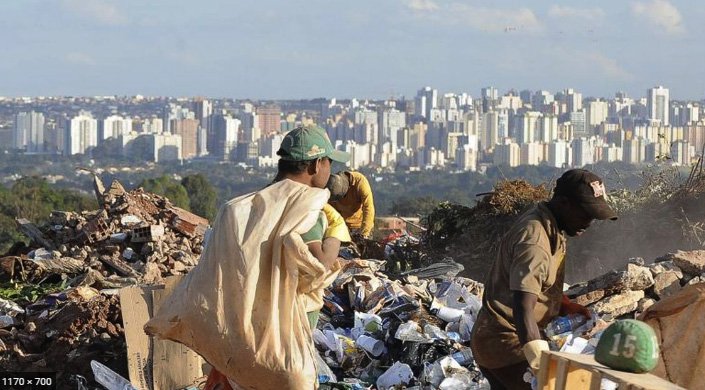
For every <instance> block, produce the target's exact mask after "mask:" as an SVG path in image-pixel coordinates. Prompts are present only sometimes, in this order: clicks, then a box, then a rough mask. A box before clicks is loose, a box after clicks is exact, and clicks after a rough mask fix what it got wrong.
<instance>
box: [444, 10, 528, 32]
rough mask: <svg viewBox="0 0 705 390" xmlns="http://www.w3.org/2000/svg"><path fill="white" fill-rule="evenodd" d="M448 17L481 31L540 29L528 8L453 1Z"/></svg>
mask: <svg viewBox="0 0 705 390" xmlns="http://www.w3.org/2000/svg"><path fill="white" fill-rule="evenodd" d="M448 17H449V18H452V19H453V20H454V21H456V22H458V23H462V24H465V25H467V26H470V27H472V28H475V29H478V30H483V31H491V32H500V31H515V30H517V31H539V30H541V29H542V25H541V22H539V20H538V18H537V17H536V14H534V12H533V11H532V10H530V9H528V8H516V9H500V8H486V7H475V6H471V5H467V4H460V3H454V4H451V6H450V9H449V15H448Z"/></svg>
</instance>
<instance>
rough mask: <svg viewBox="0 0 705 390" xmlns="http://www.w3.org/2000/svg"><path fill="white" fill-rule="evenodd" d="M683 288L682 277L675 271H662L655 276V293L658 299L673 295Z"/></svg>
mask: <svg viewBox="0 0 705 390" xmlns="http://www.w3.org/2000/svg"><path fill="white" fill-rule="evenodd" d="M680 289H681V279H680V278H679V277H678V274H676V272H674V271H666V272H662V273H660V274H658V275H656V277H655V278H654V286H653V294H654V296H655V297H656V298H658V299H663V298H666V297H667V296H669V295H673V294H674V293H676V292H678V291H679V290H680Z"/></svg>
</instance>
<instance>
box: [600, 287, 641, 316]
mask: <svg viewBox="0 0 705 390" xmlns="http://www.w3.org/2000/svg"><path fill="white" fill-rule="evenodd" d="M642 298H644V291H643V290H637V291H625V292H623V293H621V294H617V295H612V296H610V297H607V298H605V299H603V300H601V301H599V302H597V303H595V304H594V305H593V306H592V309H593V310H594V311H595V312H596V313H598V314H610V315H611V316H612V317H618V316H621V315H622V314H626V313H629V312H631V311H634V310H636V308H637V306H638V303H639V300H641V299H642Z"/></svg>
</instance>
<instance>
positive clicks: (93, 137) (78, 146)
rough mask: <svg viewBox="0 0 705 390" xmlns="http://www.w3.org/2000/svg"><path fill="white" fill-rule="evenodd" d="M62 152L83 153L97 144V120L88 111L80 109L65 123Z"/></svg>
mask: <svg viewBox="0 0 705 390" xmlns="http://www.w3.org/2000/svg"><path fill="white" fill-rule="evenodd" d="M67 125H68V126H67V129H66V137H65V138H64V142H65V146H64V154H65V155H68V156H72V155H74V154H83V153H86V151H87V150H88V149H90V148H93V147H95V146H97V145H98V121H97V120H96V119H95V118H93V115H91V113H90V112H87V111H80V112H79V113H78V115H76V116H75V117H73V118H71V120H70V121H69V122H68V124H67Z"/></svg>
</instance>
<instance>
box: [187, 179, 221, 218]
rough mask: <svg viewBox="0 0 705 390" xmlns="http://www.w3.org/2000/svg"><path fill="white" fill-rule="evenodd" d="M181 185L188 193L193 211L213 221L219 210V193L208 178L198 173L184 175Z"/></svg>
mask: <svg viewBox="0 0 705 390" xmlns="http://www.w3.org/2000/svg"><path fill="white" fill-rule="evenodd" d="M181 185H182V186H183V187H184V189H186V193H187V194H188V198H189V205H190V206H191V211H193V212H194V213H196V214H198V215H200V216H202V217H205V218H208V219H209V220H211V221H212V220H213V219H214V218H215V213H216V211H217V206H216V202H217V199H218V194H217V192H216V191H215V188H214V187H213V185H211V183H210V182H209V181H208V179H207V178H206V177H205V176H204V175H203V174H200V173H197V174H195V175H190V176H186V177H184V178H183V180H181Z"/></svg>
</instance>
